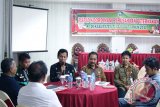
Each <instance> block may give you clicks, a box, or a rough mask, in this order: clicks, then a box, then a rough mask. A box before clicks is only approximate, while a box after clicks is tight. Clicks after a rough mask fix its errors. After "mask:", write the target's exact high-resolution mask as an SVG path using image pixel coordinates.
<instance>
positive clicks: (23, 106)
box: [16, 104, 28, 107]
mask: <svg viewBox="0 0 160 107" xmlns="http://www.w3.org/2000/svg"><path fill="white" fill-rule="evenodd" d="M16 107H28V106H26V105H21V104H20V105H17V106H16Z"/></svg>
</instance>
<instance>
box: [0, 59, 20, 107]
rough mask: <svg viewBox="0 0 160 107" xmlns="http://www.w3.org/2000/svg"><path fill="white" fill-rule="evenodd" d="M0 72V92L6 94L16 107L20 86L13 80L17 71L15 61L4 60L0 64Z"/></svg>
mask: <svg viewBox="0 0 160 107" xmlns="http://www.w3.org/2000/svg"><path fill="white" fill-rule="evenodd" d="M1 70H2V74H1V77H0V90H2V91H4V92H6V93H7V94H8V96H9V97H10V98H11V100H12V102H13V104H14V105H15V106H16V105H17V96H18V92H19V89H20V86H19V84H18V83H17V81H16V80H15V78H14V76H15V74H16V70H17V67H16V63H15V61H14V60H13V59H12V58H6V59H4V60H3V61H2V62H1Z"/></svg>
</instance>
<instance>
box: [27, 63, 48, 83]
mask: <svg viewBox="0 0 160 107" xmlns="http://www.w3.org/2000/svg"><path fill="white" fill-rule="evenodd" d="M28 74H29V75H28V78H29V80H30V82H44V80H45V76H46V74H47V67H46V64H45V63H44V62H43V61H37V62H33V63H32V64H31V65H30V66H29V68H28Z"/></svg>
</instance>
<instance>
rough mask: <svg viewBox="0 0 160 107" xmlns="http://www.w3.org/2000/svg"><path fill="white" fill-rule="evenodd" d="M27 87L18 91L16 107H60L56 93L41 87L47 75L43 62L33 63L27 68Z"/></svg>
mask: <svg viewBox="0 0 160 107" xmlns="http://www.w3.org/2000/svg"><path fill="white" fill-rule="evenodd" d="M28 74H29V76H28V78H29V80H30V82H29V84H28V85H27V86H24V87H22V88H21V89H20V91H19V94H18V105H25V106H28V107H62V105H61V104H60V102H59V100H58V97H57V95H56V93H55V92H54V91H52V90H48V89H46V87H45V86H44V85H43V82H44V80H45V77H46V74H47V67H46V65H45V63H44V62H43V61H37V62H33V63H32V64H31V65H30V66H29V68H28Z"/></svg>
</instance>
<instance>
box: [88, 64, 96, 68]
mask: <svg viewBox="0 0 160 107" xmlns="http://www.w3.org/2000/svg"><path fill="white" fill-rule="evenodd" d="M87 67H88V68H90V69H93V68H92V67H91V66H90V65H89V64H88V65H87ZM96 68H98V65H95V69H96Z"/></svg>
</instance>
